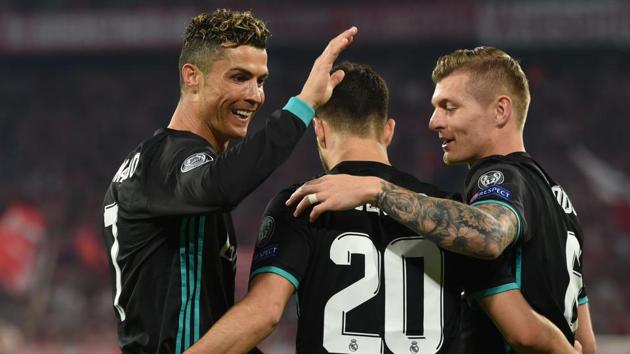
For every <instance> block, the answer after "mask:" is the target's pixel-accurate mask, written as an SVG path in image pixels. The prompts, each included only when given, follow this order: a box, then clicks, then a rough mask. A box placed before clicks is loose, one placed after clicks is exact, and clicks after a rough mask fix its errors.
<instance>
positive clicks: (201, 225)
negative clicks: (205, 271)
mask: <svg viewBox="0 0 630 354" xmlns="http://www.w3.org/2000/svg"><path fill="white" fill-rule="evenodd" d="M198 236H199V237H198V239H197V283H196V285H195V324H194V326H195V332H194V338H193V339H194V342H197V341H198V340H199V322H200V319H199V298H200V297H201V296H200V294H201V268H202V267H201V265H202V264H203V242H204V239H205V237H206V217H205V216H201V217H200V218H199V235H198Z"/></svg>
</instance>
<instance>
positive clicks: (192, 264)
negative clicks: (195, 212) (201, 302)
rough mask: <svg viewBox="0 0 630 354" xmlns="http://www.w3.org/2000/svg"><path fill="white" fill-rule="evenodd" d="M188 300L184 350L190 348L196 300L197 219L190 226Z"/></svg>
mask: <svg viewBox="0 0 630 354" xmlns="http://www.w3.org/2000/svg"><path fill="white" fill-rule="evenodd" d="M187 253H188V265H187V267H186V268H187V270H188V280H189V282H188V298H187V299H186V336H185V337H184V350H186V349H188V348H190V345H191V344H190V332H191V328H190V324H191V322H190V312H191V310H192V302H193V298H194V296H195V295H194V294H195V293H194V291H195V289H194V285H193V284H195V218H194V217H192V218H190V222H189V224H188V252H187Z"/></svg>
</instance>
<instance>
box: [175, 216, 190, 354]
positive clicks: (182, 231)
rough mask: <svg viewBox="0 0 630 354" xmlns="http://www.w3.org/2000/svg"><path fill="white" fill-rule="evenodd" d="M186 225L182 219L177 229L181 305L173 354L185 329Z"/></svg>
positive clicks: (178, 350) (179, 347)
mask: <svg viewBox="0 0 630 354" xmlns="http://www.w3.org/2000/svg"><path fill="white" fill-rule="evenodd" d="M186 224H188V218H186V217H184V218H182V222H181V225H180V228H179V276H180V278H181V280H180V283H181V289H180V291H181V304H180V307H179V321H178V324H177V338H176V340H175V353H177V354H181V353H182V352H183V350H182V335H183V331H184V327H185V322H184V314H185V312H186V294H187V293H188V290H187V287H188V282H187V275H188V272H187V271H186Z"/></svg>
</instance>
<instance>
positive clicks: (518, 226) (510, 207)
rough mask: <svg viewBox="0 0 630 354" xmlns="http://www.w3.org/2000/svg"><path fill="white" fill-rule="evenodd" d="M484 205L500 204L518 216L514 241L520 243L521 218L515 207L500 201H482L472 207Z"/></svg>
mask: <svg viewBox="0 0 630 354" xmlns="http://www.w3.org/2000/svg"><path fill="white" fill-rule="evenodd" d="M483 204H499V205H502V206H504V207H506V208H508V209H510V210H511V211H512V212H513V213H514V215H516V238H515V239H514V242H516V241H518V238H519V237H520V236H521V217H520V216H519V214H518V212H517V211H516V209H514V207H513V206H511V205H510V204H507V203H504V202H501V201H498V200H482V201H480V202H475V203H472V204H470V205H473V206H477V205H483Z"/></svg>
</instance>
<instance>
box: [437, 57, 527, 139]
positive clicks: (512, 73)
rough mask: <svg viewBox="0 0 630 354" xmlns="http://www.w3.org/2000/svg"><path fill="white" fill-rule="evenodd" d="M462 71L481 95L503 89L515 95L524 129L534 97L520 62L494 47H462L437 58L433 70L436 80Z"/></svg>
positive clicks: (519, 120) (512, 96)
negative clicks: (468, 75)
mask: <svg viewBox="0 0 630 354" xmlns="http://www.w3.org/2000/svg"><path fill="white" fill-rule="evenodd" d="M462 71H464V72H468V73H469V74H470V78H469V81H468V84H469V85H472V86H470V88H472V90H473V91H474V93H475V94H477V95H478V97H479V95H485V96H488V95H491V96H492V97H494V96H495V95H497V94H498V93H499V92H500V91H501V90H503V89H504V90H507V92H508V94H509V95H510V96H511V98H512V102H513V106H514V112H515V113H516V121H517V123H518V127H519V128H520V129H521V130H522V129H523V127H524V125H525V119H526V117H527V110H528V109H529V103H530V101H531V96H530V93H529V83H528V81H527V77H526V76H525V73H524V72H523V69H521V66H520V65H519V63H518V61H516V60H515V59H514V58H512V57H511V56H509V55H508V54H507V53H506V52H504V51H502V50H500V49H497V48H493V47H477V48H475V49H459V50H456V51H454V52H452V53H450V54H447V55H444V56H442V57H440V58H439V59H438V61H437V63H436V65H435V68H434V69H433V74H432V78H433V83H435V84H437V83H438V82H439V81H441V80H442V79H444V78H445V77H447V76H449V75H451V74H452V73H454V72H462Z"/></svg>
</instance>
